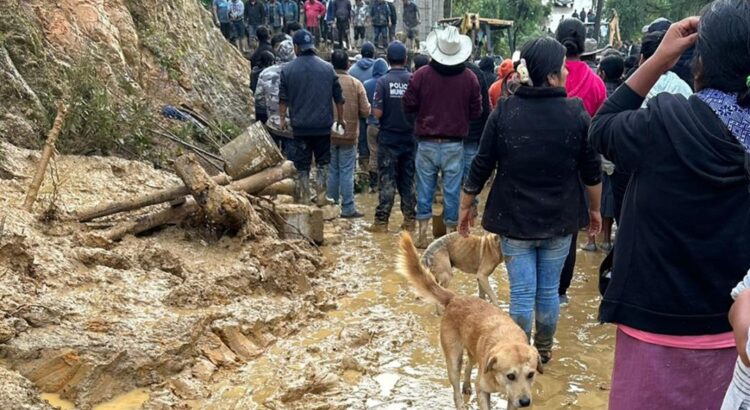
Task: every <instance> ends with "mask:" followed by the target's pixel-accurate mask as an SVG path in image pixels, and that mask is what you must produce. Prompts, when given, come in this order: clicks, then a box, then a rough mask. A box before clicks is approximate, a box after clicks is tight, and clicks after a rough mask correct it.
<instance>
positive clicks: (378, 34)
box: [372, 26, 388, 48]
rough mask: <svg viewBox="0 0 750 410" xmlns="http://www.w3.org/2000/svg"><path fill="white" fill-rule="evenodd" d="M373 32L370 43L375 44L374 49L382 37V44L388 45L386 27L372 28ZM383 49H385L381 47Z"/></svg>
mask: <svg viewBox="0 0 750 410" xmlns="http://www.w3.org/2000/svg"><path fill="white" fill-rule="evenodd" d="M372 29H373V31H374V32H375V37H374V39H373V40H372V43H373V44H375V46H376V47H378V46H379V45H380V42H379V40H380V37H381V36H382V37H383V42H384V43H385V44H386V45H387V44H388V26H373V27H372ZM383 48H385V47H383Z"/></svg>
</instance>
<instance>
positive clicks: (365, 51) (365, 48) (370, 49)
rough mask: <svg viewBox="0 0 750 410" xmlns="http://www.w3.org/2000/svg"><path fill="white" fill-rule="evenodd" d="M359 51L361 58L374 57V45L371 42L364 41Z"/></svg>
mask: <svg viewBox="0 0 750 410" xmlns="http://www.w3.org/2000/svg"><path fill="white" fill-rule="evenodd" d="M359 53H360V54H361V55H362V58H374V57H375V46H374V45H373V44H372V43H371V42H369V41H365V43H364V44H362V49H361V50H360V52H359Z"/></svg>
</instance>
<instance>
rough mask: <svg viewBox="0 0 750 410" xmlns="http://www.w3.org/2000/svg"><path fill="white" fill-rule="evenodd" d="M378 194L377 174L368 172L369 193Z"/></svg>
mask: <svg viewBox="0 0 750 410" xmlns="http://www.w3.org/2000/svg"><path fill="white" fill-rule="evenodd" d="M375 192H378V173H377V172H374V171H370V193H375Z"/></svg>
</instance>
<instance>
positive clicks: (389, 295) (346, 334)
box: [208, 195, 614, 410]
mask: <svg viewBox="0 0 750 410" xmlns="http://www.w3.org/2000/svg"><path fill="white" fill-rule="evenodd" d="M374 202H375V196H374V195H366V196H364V197H362V198H361V199H360V207H361V208H362V209H363V210H364V211H365V213H366V214H368V215H372V209H373V207H374ZM367 222H368V219H365V220H362V221H358V222H356V223H355V225H354V227H353V228H352V229H351V231H350V232H349V233H347V234H345V235H344V240H343V243H342V244H341V245H338V246H336V247H332V248H326V249H325V250H324V251H325V252H326V254H327V256H328V257H329V258H330V259H331V260H334V261H335V262H334V263H335V271H334V274H333V277H334V278H340V280H342V281H352V282H353V283H351V285H352V286H353V287H356V288H357V289H356V290H354V291H353V292H352V294H351V295H350V296H348V297H344V298H342V299H340V300H339V301H338V306H337V308H336V309H334V310H331V311H329V312H327V314H326V317H325V318H323V319H322V320H320V321H318V322H315V323H311V324H310V326H309V327H308V328H307V329H306V330H304V331H302V332H300V333H299V334H298V335H296V336H294V337H292V338H290V339H287V340H284V341H281V342H280V343H277V344H276V345H275V346H274V348H272V349H271V350H270V352H268V354H266V355H265V356H264V357H263V358H261V359H260V360H257V361H255V362H253V363H252V364H249V365H247V366H246V369H245V374H244V376H243V377H244V379H245V380H246V383H245V384H240V385H237V384H236V382H237V380H235V381H234V383H231V384H232V386H231V387H230V386H226V388H225V390H224V391H223V392H222V393H219V394H218V395H217V396H215V397H214V398H213V399H212V400H210V405H209V406H208V408H212V409H214V408H215V409H221V408H241V403H245V404H249V401H248V400H247V399H248V398H251V399H252V403H253V404H254V405H258V406H259V408H284V407H283V406H282V407H277V406H275V405H270V404H269V398H271V397H273V396H274V395H276V394H277V393H278V392H279V391H280V390H282V389H283V388H284V386H285V384H286V383H288V382H289V380H288V379H286V378H285V377H284V375H283V372H284V369H285V366H288V365H289V362H290V361H289V357H290V356H291V357H295V355H296V354H298V353H290V352H300V351H304V352H306V354H303V355H302V356H299V357H301V358H302V359H301V360H302V361H303V362H302V363H299V362H297V363H292V364H291V365H292V366H296V367H297V370H299V367H305V366H319V365H321V366H325V365H326V364H327V363H330V362H337V361H338V362H342V361H343V362H345V364H344V365H343V368H342V367H341V366H339V369H340V372H339V373H340V375H341V379H342V382H343V384H344V386H342V387H341V388H340V389H339V390H338V391H333V392H328V393H327V394H330V395H331V398H334V397H338V398H339V399H340V400H342V401H341V402H338V403H340V405H341V408H352V409H390V410H396V409H448V408H452V407H453V404H452V398H451V390H450V387H449V385H448V382H447V377H446V371H445V366H444V361H443V356H442V352H441V350H440V347H439V343H438V328H439V320H440V318H439V316H437V314H436V313H435V308H434V307H433V306H430V305H428V304H426V303H424V302H423V301H421V300H418V299H417V298H416V297H415V296H414V295H413V293H412V291H411V289H410V288H409V287H408V285H407V284H406V283H405V281H404V280H403V278H402V277H401V276H400V275H399V274H398V273H396V271H395V269H394V265H395V261H396V256H397V246H396V243H397V239H398V234H397V232H396V229H394V228H391V233H388V234H378V235H372V234H370V233H368V232H366V231H365V230H364V227H365V225H366V223H367ZM400 222H401V217H400V215H395V216H394V217H393V218H392V220H391V226H392V227H393V226H398V225H399V224H400ZM480 231H481V230H479V229H478V230H477V232H480ZM580 239H581V240H585V238H584V236H583V235H582V236H581V238H580ZM603 256H604V254H603V253H587V252H584V251H579V252H578V263H577V269H576V275H575V278H574V282H573V285H572V288H571V290H570V292H569V294H570V304H569V305H568V306H567V307H564V308H563V309H562V310H561V319H560V325H559V330H558V333H557V343H556V347H555V350H554V352H553V355H554V359H553V361H552V362H551V363H550V364H549V365H547V367H546V368H545V374H544V375H543V376H541V377H540V378H539V379H538V383H537V385H536V391H535V403H536V405H535V408H538V409H559V408H570V409H605V408H606V407H607V396H608V389H609V379H610V374H611V368H612V353H613V345H614V338H613V328H612V327H611V326H607V325H600V324H599V323H598V322H597V320H596V317H597V307H598V304H599V295H598V291H597V281H596V277H597V276H596V272H597V269H598V266H599V263H600V262H601V260H602V258H603ZM492 286H493V288H494V289H496V291H497V292H498V293H499V295H500V300H501V301H505V302H507V301H508V300H509V298H508V282H507V273H506V271H505V267H504V266H501V267H499V268H498V270H497V271H496V273H495V275H494V278H493V280H492ZM451 287H452V288H453V289H454V290H456V291H458V292H459V293H462V294H474V293H476V282H475V280H474V277H473V276H470V275H467V274H464V273H461V272H456V277H455V278H454V280H453V282H452V283H451ZM504 308H506V309H507V305H506V306H504ZM353 329H354V330H353ZM363 329H364V330H366V331H369V335H370V338H369V340H365V341H363V342H361V343H355V344H354V345H352V349H351V351H348V352H347V351H342V350H341V349H342V344H343V348H344V349H346V340H349V339H351V338H352V337H351V336H350V333H356V332H361V331H362V330H363ZM384 333H385V334H384ZM355 339H356V338H355ZM342 342H343V343H342ZM360 344H363V345H364V346H359V345H360ZM348 359H352V360H351V362H352V363H353V364H352V363H346V361H347V360H348ZM291 361H292V362H296V361H297V360H295V359H293V360H291ZM475 371H476V370H475ZM280 372H281V374H280ZM329 403H331V402H330V401H329ZM493 403H495V406H494V408H495V409H501V408H504V402H503V401H502V400H500V398H499V397H495V398H493ZM308 406H309V407H306V406H305V405H299V404H297V405H290V406H289V408H317V407H316V406H314V405H313V404H312V403H308ZM471 406H472V408H476V405H475V402H474V398H473V397H472V398H471ZM320 408H326V407H320Z"/></svg>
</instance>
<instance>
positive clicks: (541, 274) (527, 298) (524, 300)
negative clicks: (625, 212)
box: [500, 235, 572, 352]
mask: <svg viewBox="0 0 750 410" xmlns="http://www.w3.org/2000/svg"><path fill="white" fill-rule="evenodd" d="M571 240H572V235H567V236H561V237H557V238H551V239H544V240H518V239H510V238H503V239H502V240H501V241H500V245H501V247H502V250H503V255H504V256H505V265H506V267H507V269H508V280H509V282H510V317H511V318H512V319H513V321H514V322H516V323H517V324H518V326H520V327H521V329H523V330H524V332H526V336H527V337H529V338H530V337H531V329H532V326H533V324H534V322H536V333H535V334H534V345H535V346H536V348H537V349H539V351H540V352H549V351H550V350H552V343H553V340H554V336H555V331H556V330H557V321H558V319H559V317H560V299H559V298H558V295H557V288H558V287H559V286H560V271H561V270H562V266H563V263H565V258H566V257H567V256H568V249H569V248H570V241H571Z"/></svg>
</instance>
